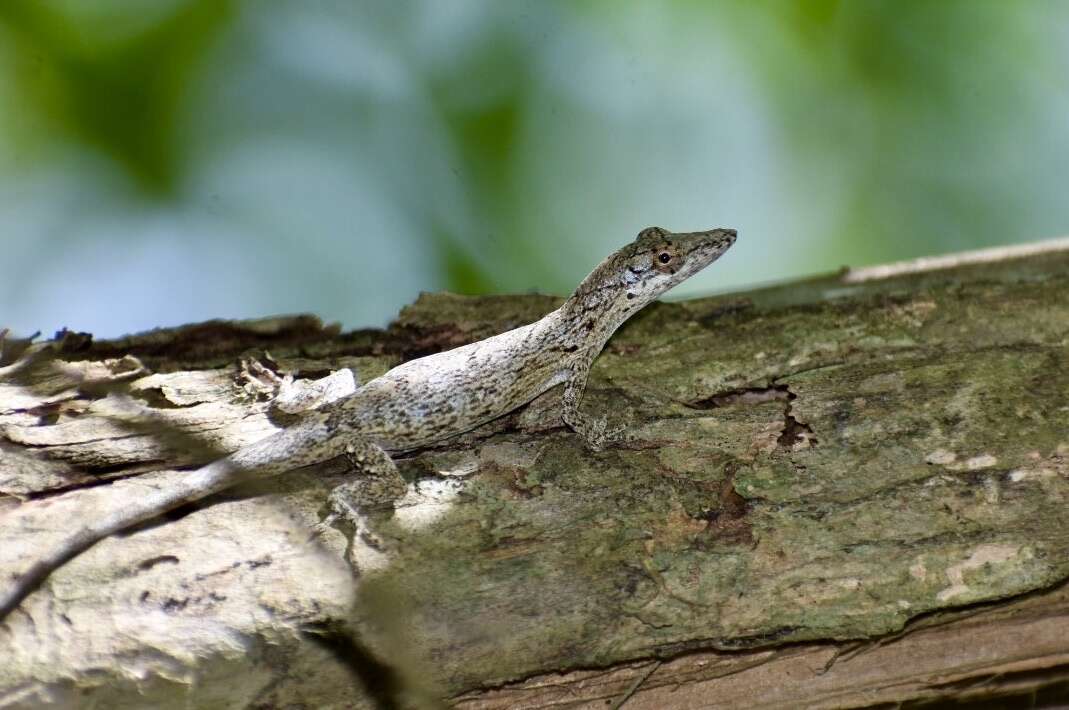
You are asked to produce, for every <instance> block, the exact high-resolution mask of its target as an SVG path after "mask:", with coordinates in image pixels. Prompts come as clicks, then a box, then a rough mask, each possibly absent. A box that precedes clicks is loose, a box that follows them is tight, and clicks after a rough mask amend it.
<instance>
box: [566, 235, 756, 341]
mask: <svg viewBox="0 0 1069 710" xmlns="http://www.w3.org/2000/svg"><path fill="white" fill-rule="evenodd" d="M734 243H735V230H734V229H711V230H709V231H707V232H689V233H673V232H669V231H668V230H666V229H661V228H660V227H647V228H646V229H643V230H642V231H641V232H639V233H638V238H636V239H635V241H633V242H631V243H630V244H628V245H626V246H624V247H622V248H621V249H619V250H618V251H616V252H615V253H614V254H612V255H610V256H609V258H607V259H606V260H605V261H603V262H602V263H601V264H599V265H598V267H597V268H596V269H594V271H593V272H591V274H590V275H589V276H587V277H586V279H584V280H583V283H581V284H580V285H579V288H577V289H576V291H575V293H574V294H573V296H572V298H571V299H569V300H570V301H571V302H574V303H575V305H576V306H579V307H586V308H596V309H597V310H600V311H602V313H604V314H605V315H607V316H609V320H612V321H617V323H616V325H619V323H622V322H623V321H624V320H626V319H627V317H628V316H630V315H631V314H633V313H634V312H635V311H637V310H638V309H640V308H642V307H643V306H645V305H646V304H648V303H650V302H651V301H654V300H656V299H657V298H658V297H659V296H661V294H663V293H664V292H665V291H667V290H668V289H670V288H672V287H673V286H675V285H677V284H679V283H681V282H683V281H685V280H686V279H688V278H690V277H691V276H693V275H694V274H696V273H698V272H699V271H701V270H702V269H704V268H705V267H706V266H708V265H709V264H711V263H713V262H714V261H716V260H717V259H718V258H719V257H720V255H721V254H723V253H724V252H725V251H727V250H728V249H729V248H731V245H732V244H734Z"/></svg>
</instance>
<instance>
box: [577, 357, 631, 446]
mask: <svg viewBox="0 0 1069 710" xmlns="http://www.w3.org/2000/svg"><path fill="white" fill-rule="evenodd" d="M592 362H593V358H592V357H591V358H587V357H583V358H582V359H581V360H579V361H577V362H576V363H575V364H574V365H573V366H572V368H571V370H570V371H569V372H568V379H567V380H565V382H564V395H563V397H562V398H561V400H562V401H561V403H562V404H563V407H564V409H563V411H562V412H561V419H563V420H564V423H565V424H567V425H568V426H569V427H571V428H572V430H574V431H575V433H576V434H578V435H579V436H581V437H582V438H583V440H584V441H585V442H586V445H587V446H589V447H590V448H591V449H593V450H594V451H601V450H602V449H604V448H605V447H606V446H607V445H609V444H612V443H615V442H617V441H619V440H620V439H621V438H623V437H622V435H623V431H624V428H623V427H616V428H613V429H609V428H608V422H607V420H606V419H605V417H593V416H590V415H587V414H583V412H582V411H580V409H579V403H580V402H582V400H583V392H585V391H586V381H587V377H588V376H589V375H590V365H591V363H592Z"/></svg>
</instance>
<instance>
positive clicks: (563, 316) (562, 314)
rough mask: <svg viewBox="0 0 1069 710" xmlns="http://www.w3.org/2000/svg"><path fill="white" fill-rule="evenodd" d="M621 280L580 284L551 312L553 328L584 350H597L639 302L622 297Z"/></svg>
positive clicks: (637, 306) (635, 309)
mask: <svg viewBox="0 0 1069 710" xmlns="http://www.w3.org/2000/svg"><path fill="white" fill-rule="evenodd" d="M624 290H625V287H624V285H623V284H622V283H620V284H615V283H604V284H599V285H598V287H595V288H590V287H589V284H586V283H584V284H582V285H580V287H579V288H578V289H576V291H575V293H573V294H572V295H571V296H570V297H569V298H568V300H567V301H565V302H564V305H562V306H561V307H560V308H558V309H557V310H556V311H554V313H553V314H551V315H553V316H554V318H555V323H554V325H555V327H556V328H557V329H558V332H560V333H561V334H563V335H564V336H565V337H566V338H567V339H568V340H569V342H570V343H572V344H574V345H577V346H578V347H579V348H581V349H583V350H594V351H600V350H601V348H602V346H603V345H605V342H606V341H607V340H608V339H609V338H610V337H611V336H612V334H613V333H614V332H616V329H617V328H619V327H620V326H621V325H622V324H623V323H624V321H626V320H627V319H628V318H629V317H630V316H631V315H632V314H633V313H634V312H635V311H637V310H638V309H639V308H640V307H641V305H640V304H638V303H632V302H630V301H627V300H626V299H624V298H622V293H623V291H624Z"/></svg>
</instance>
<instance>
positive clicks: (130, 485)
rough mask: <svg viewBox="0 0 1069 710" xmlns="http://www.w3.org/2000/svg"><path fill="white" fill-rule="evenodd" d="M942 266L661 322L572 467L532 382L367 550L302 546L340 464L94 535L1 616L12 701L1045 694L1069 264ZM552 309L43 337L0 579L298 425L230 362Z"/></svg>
mask: <svg viewBox="0 0 1069 710" xmlns="http://www.w3.org/2000/svg"><path fill="white" fill-rule="evenodd" d="M934 266H935V268H922V269H918V268H912V269H909V268H902V269H898V270H895V269H891V270H885V271H861V272H858V271H853V272H851V271H845V272H843V273H840V274H836V275H833V276H828V277H824V278H821V279H813V280H809V281H806V282H800V283H795V284H787V285H783V286H777V287H774V288H768V289H761V290H756V291H751V292H748V293H739V294H730V295H725V296H719V297H714V298H706V299H701V300H696V301H689V302H685V303H676V304H655V305H654V306H652V307H650V308H649V309H647V310H646V311H644V312H643V313H641V314H640V315H638V316H637V317H635V318H634V319H633V320H632V322H630V323H629V324H627V325H626V326H625V327H624V328H622V329H621V330H620V332H619V333H618V334H617V335H616V336H615V337H614V338H613V339H612V340H611V341H610V343H609V346H608V347H607V349H606V351H605V352H604V353H603V355H602V357H601V358H600V359H599V360H598V362H597V363H596V365H595V367H594V370H593V373H592V380H591V384H590V389H589V390H588V394H587V396H586V399H585V401H584V405H583V406H584V408H586V409H588V410H590V411H597V412H607V413H608V414H609V416H610V420H611V421H612V422H616V423H626V424H627V425H628V431H629V433H630V435H631V437H632V439H631V440H630V441H629V442H628V443H626V444H623V445H621V446H618V447H615V448H611V449H609V450H607V451H604V452H600V453H592V452H590V451H588V450H587V449H586V448H584V446H583V445H582V444H581V443H580V441H579V440H578V439H577V437H576V436H575V435H573V434H572V433H571V432H570V431H568V430H567V429H565V428H564V427H563V426H562V425H561V423H560V421H559V409H558V403H559V392H557V391H551V392H550V393H548V394H547V395H545V396H544V397H542V398H540V399H538V400H536V401H535V402H534V403H532V404H531V405H530V406H528V407H526V408H525V409H523V410H522V411H520V412H517V413H515V414H513V415H510V416H508V417H505V418H503V419H501V420H498V421H496V422H494V423H492V424H491V425H488V426H486V427H484V428H482V429H480V430H477V431H475V432H472V433H470V434H467V435H465V436H462V437H459V438H457V439H456V440H454V441H451V442H448V443H447V444H445V445H442V446H439V447H436V448H434V449H429V450H426V451H422V452H418V453H417V454H416V455H413V456H411V457H407V458H405V459H403V460H401V461H400V465H401V469H402V472H403V473H404V474H405V475H406V477H407V478H408V480H409V481H410V491H409V494H408V496H407V497H406V498H405V499H404V500H403V501H402V502H401V504H400V505H399V506H398V508H397V510H396V511H395V512H393V513H374V514H370V515H369V518H368V520H367V529H366V530H362V531H361V532H360V533H359V534H356V535H354V534H353V531H352V530H346V529H340V530H337V531H334V532H331V533H327V534H325V535H322V536H321V537H319V538H317V539H312V537H311V535H310V532H309V531H310V530H311V527H312V525H314V524H315V523H316V522H318V521H319V520H320V519H322V517H324V515H325V513H326V506H325V499H326V492H327V491H328V490H329V487H330V486H331V485H332V484H333V483H336V482H338V481H340V480H342V479H343V478H344V476H345V475H346V465H345V462H344V461H335V462H330V463H328V464H325V465H323V466H319V467H313V468H311V469H304V470H300V471H296V472H293V473H291V474H287V475H285V476H282V477H280V478H278V479H275V480H270V481H265V482H260V483H257V484H255V485H247V486H244V487H243V488H242V489H241V490H235V491H233V492H231V493H229V494H227V495H223V496H217V497H214V498H211V499H209V500H207V501H206V502H204V504H202V505H197V506H191V507H190V508H189V509H186V510H183V511H180V512H179V513H178V514H176V515H172V516H169V517H168V518H167V519H166V520H161V521H158V522H157V523H154V524H150V525H146V526H143V527H142V528H140V529H138V530H137V531H135V532H133V533H132V534H129V535H123V536H116V537H114V538H111V539H108V540H106V541H104V542H102V543H100V544H98V545H96V546H95V547H93V548H91V549H90V550H89V551H87V552H86V553H84V554H82V555H80V556H79V557H77V558H75V559H74V560H72V561H71V562H69V563H68V564H67V565H66V566H64V567H63V568H62V569H60V570H59V571H58V572H56V573H55V574H53V575H52V576H51V577H50V578H49V579H48V580H47V581H46V582H45V584H44V585H43V586H42V587H41V588H40V589H39V590H38V591H37V592H35V593H34V594H32V595H31V596H30V597H29V598H27V599H26V600H25V602H24V603H23V604H22V605H21V606H20V608H19V609H18V610H17V611H16V612H15V613H14V614H12V615H11V616H10V617H9V618H8V619H7V620H6V621H5V622H4V623H3V625H0V657H2V658H3V660H4V662H3V663H0V707H2V708H8V707H22V706H26V707H39V706H47V705H52V706H71V705H76V704H82V703H85V704H97V705H99V706H107V707H139V706H145V705H151V706H153V707H188V706H190V705H194V706H202V707H203V706H215V705H218V706H227V707H251V706H261V707H273V706H282V705H287V704H291V703H301V704H304V705H307V706H334V707H365V706H368V707H372V706H375V705H376V704H378V705H385V706H390V705H391V703H393V705H394V706H396V705H400V706H405V705H406V704H410V705H416V706H420V705H430V704H433V703H434V700H433V699H434V698H444V699H446V702H448V703H452V704H457V705H459V706H460V707H471V708H491V707H585V706H590V707H605V705H606V703H610V704H611V703H613V702H619V701H622V700H624V699H625V698H626V700H627V702H628V705H627V707H636V708H638V707H650V708H655V707H656V708H662V707H688V708H689V707H737V706H747V707H755V706H777V705H779V706H798V705H801V704H804V705H806V706H810V707H843V706H857V705H866V704H873V703H896V702H904V701H909V700H926V699H935V698H955V699H959V700H961V699H972V698H977V699H986V698H992V697H1004V698H1008V697H1013V696H1016V695H1019V694H1024V693H1031V694H1033V695H1034V694H1036V693H1040V694H1042V693H1047V694H1052V695H1056V694H1057V693H1059V692H1064V689H1065V687H1066V680H1067V679H1069V592H1067V591H1066V586H1065V585H1064V582H1065V580H1066V579H1067V578H1069V511H1067V509H1066V501H1067V497H1069V288H1067V287H1069V251H1067V250H1065V249H1056V248H1051V249H1048V250H1047V251H1045V252H1044V253H1042V254H1032V255H1027V254H1026V255H1015V254H1013V253H1008V254H1005V253H1003V254H997V255H995V257H993V258H990V259H976V258H965V259H958V260H957V262H956V263H953V264H949V265H946V264H935V265H934ZM557 303H559V300H557V299H553V298H549V297H538V296H525V297H493V298H486V297H483V298H465V297H459V296H451V295H437V296H424V297H421V298H420V300H419V301H418V302H417V303H416V304H414V305H413V306H410V307H408V308H406V309H405V310H404V311H403V312H402V314H401V316H400V318H399V319H398V321H397V322H396V323H394V324H393V325H392V326H391V327H390V328H389V329H387V330H385V331H358V332H354V333H345V334H343V333H340V332H339V331H338V329H336V328H324V327H322V326H321V325H320V324H319V322H318V321H317V320H315V319H314V318H310V317H306V316H305V317H296V318H278V319H269V320H264V321H257V322H251V323H250V322H245V323H227V322H213V323H207V324H201V325H196V326H187V327H184V328H178V329H169V330H159V331H154V332H152V333H149V334H145V335H140V336H131V337H128V338H124V339H121V340H115V341H92V339H91V338H88V337H84V336H80V335H77V334H72V333H65V334H62V335H61V337H60V338H59V339H58V340H57V341H56V343H55V344H54V350H53V352H52V355H53V356H54V359H50V360H49V359H42V360H41V361H40V362H38V363H34V364H31V366H29V367H22V368H10V367H8V368H4V369H0V376H2V379H0V492H2V493H3V494H4V497H2V498H0V530H2V538H3V539H2V545H0V583H7V581H8V580H10V579H12V578H13V577H14V576H15V575H17V574H19V573H20V572H21V571H24V570H25V569H26V568H27V567H28V565H29V564H31V563H32V561H33V559H34V556H35V554H38V553H39V552H40V551H41V550H42V549H45V548H47V546H48V545H49V544H50V541H54V540H55V539H56V538H57V536H58V535H61V534H62V533H63V532H64V531H65V530H66V529H67V528H68V527H69V526H70V525H75V524H77V522H78V521H79V520H84V519H87V518H90V517H91V516H95V515H99V514H101V512H102V511H106V510H112V509H114V507H115V506H121V505H123V504H124V502H125V501H129V500H131V499H132V497H136V496H137V495H138V490H139V487H141V488H142V489H143V486H144V485H146V484H145V482H146V481H152V482H159V481H161V480H162V481H166V480H169V478H173V477H176V476H181V475H182V474H181V471H180V470H174V469H179V468H188V467H191V466H195V465H198V464H200V463H203V462H205V461H207V460H210V459H211V458H212V457H214V456H217V455H219V454H220V453H221V452H225V451H229V450H232V449H234V448H236V447H238V446H240V445H242V444H245V443H248V442H250V441H253V440H256V439H257V438H259V437H262V436H264V435H266V434H267V433H270V432H271V431H273V430H274V428H275V427H277V426H284V425H285V424H286V423H288V422H287V420H286V419H285V418H282V419H277V420H276V418H275V417H274V415H273V414H272V410H271V408H270V407H269V402H268V397H267V396H266V394H268V393H269V392H270V391H271V390H270V387H269V386H267V385H265V386H264V387H262V388H261V387H260V386H259V385H260V384H261V383H259V382H257V380H256V379H255V376H254V375H253V376H249V370H248V369H247V368H246V369H245V370H244V371H243V370H242V368H241V367H240V366H239V364H238V363H239V360H240V358H242V357H243V356H249V355H253V356H255V357H257V358H259V360H260V361H261V362H266V363H267V364H268V365H269V366H272V367H274V368H275V369H277V370H278V371H280V372H286V373H293V374H295V375H296V376H298V377H301V378H317V377H321V376H324V375H326V374H328V373H329V372H331V371H333V370H337V369H339V368H343V367H350V368H353V369H354V370H355V371H356V372H357V373H358V375H359V376H360V377H361V378H362V379H367V378H369V377H372V376H374V375H376V374H378V373H380V372H382V371H384V370H385V369H386V368H388V367H390V366H392V365H394V364H396V363H398V362H400V361H401V360H403V359H406V358H411V357H415V356H418V355H422V354H426V353H428V352H434V351H436V350H440V349H443V348H447V347H453V346H455V345H459V344H462V343H466V342H470V341H472V340H475V339H478V338H482V337H486V336H487V335H490V334H493V333H496V332H500V331H502V330H505V329H508V328H511V327H515V326H517V325H520V324H523V323H526V322H529V321H531V320H534V319H535V318H537V317H539V316H540V315H542V314H543V313H545V312H547V311H548V310H550V309H551V308H553V307H555V305H556V304H557ZM12 345H13V344H12V343H11V342H9V343H8V350H9V352H8V353H7V354H6V360H5V361H3V362H0V365H7V364H8V362H7V360H10V359H11V358H12V357H14V356H15V355H18V350H19V349H20V346H19V345H18V344H14V347H12ZM243 372H244V375H245V376H244V377H243V376H242V375H243ZM267 384H269V383H267ZM261 390H262V391H261Z"/></svg>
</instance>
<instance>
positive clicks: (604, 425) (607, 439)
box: [576, 417, 627, 451]
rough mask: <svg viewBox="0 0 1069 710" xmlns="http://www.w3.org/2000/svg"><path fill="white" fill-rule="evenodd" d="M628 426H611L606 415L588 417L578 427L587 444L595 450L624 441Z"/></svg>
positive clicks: (577, 429) (577, 431)
mask: <svg viewBox="0 0 1069 710" xmlns="http://www.w3.org/2000/svg"><path fill="white" fill-rule="evenodd" d="M626 429H627V428H626V427H623V426H618V427H612V428H610V427H609V424H608V420H607V419H606V418H604V417H592V418H590V419H587V420H586V421H585V422H584V423H583V425H582V426H581V427H578V428H576V433H578V434H579V435H580V436H581V437H583V440H584V441H585V442H586V445H587V446H588V447H589V448H590V449H591V450H593V451H602V450H603V449H605V448H606V447H607V446H610V445H612V444H616V443H618V442H620V441H622V440H623V439H624V438H626V437H625V435H624V432H625V431H626Z"/></svg>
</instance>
